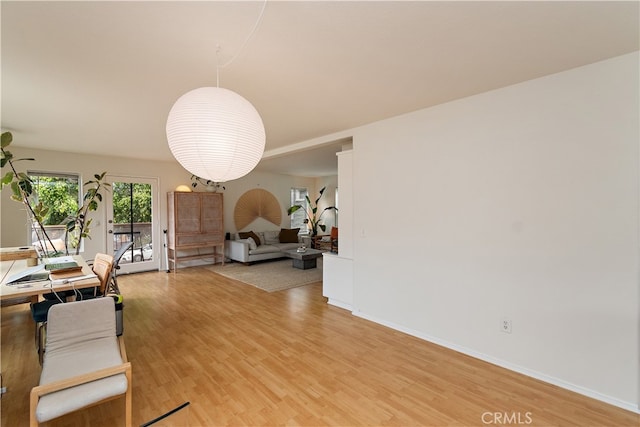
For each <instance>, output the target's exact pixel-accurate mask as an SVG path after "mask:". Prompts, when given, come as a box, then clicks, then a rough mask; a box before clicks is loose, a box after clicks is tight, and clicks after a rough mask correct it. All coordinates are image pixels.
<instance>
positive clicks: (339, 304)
mask: <svg viewBox="0 0 640 427" xmlns="http://www.w3.org/2000/svg"><path fill="white" fill-rule="evenodd" d="M327 304H330V305H333V306H335V307H338V308H343V309H345V310H349V311H351V312H352V313H353V308H352V307H351V304H346V303H344V302H341V301H338V300H335V299H331V298H328V299H327Z"/></svg>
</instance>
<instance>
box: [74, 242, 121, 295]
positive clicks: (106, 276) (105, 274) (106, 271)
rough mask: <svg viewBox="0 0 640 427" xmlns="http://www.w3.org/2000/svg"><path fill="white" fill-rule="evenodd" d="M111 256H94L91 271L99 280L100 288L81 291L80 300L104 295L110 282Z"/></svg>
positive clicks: (112, 260)
mask: <svg viewBox="0 0 640 427" xmlns="http://www.w3.org/2000/svg"><path fill="white" fill-rule="evenodd" d="M113 263H114V259H113V256H111V255H107V254H101V253H98V254H96V256H95V258H94V259H93V262H92V265H91V269H92V270H93V272H94V273H95V275H96V276H98V279H100V286H98V287H95V288H88V289H81V290H80V294H81V295H82V299H88V298H95V297H98V296H103V295H105V293H106V290H107V287H108V286H109V281H110V280H111V274H112V273H111V271H112V270H113Z"/></svg>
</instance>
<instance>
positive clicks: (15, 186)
mask: <svg viewBox="0 0 640 427" xmlns="http://www.w3.org/2000/svg"><path fill="white" fill-rule="evenodd" d="M0 139H1V145H0V146H1V150H2V158H1V160H0V167H2V168H4V167H5V166H7V165H8V166H9V170H8V171H7V172H6V173H5V174H4V175H3V176H2V180H1V182H0V189H2V188H4V187H5V186H7V185H8V186H10V187H11V192H12V194H11V200H15V201H16V202H21V203H22V204H23V205H24V207H25V210H26V212H27V217H28V219H29V222H30V223H31V229H32V230H33V231H34V232H35V233H36V236H37V238H38V240H39V241H40V242H43V246H44V248H42V254H41V255H49V254H50V253H49V250H48V248H51V251H52V252H53V253H54V254H55V252H56V251H55V246H54V245H53V242H52V241H51V238H50V237H49V235H48V234H47V230H46V229H45V227H44V225H43V223H42V222H43V219H44V217H45V216H46V215H47V213H48V211H49V208H47V207H46V206H43V204H42V202H41V201H40V202H38V203H37V204H36V205H35V206H32V205H31V202H30V199H31V197H32V196H33V193H34V189H33V183H32V182H31V179H30V178H29V176H28V175H27V174H26V173H24V172H18V171H17V170H16V166H15V164H14V163H15V162H21V161H25V160H27V161H33V160H35V159H33V158H19V159H16V158H14V157H13V154H12V153H11V152H10V151H9V150H8V148H9V145H11V143H12V142H13V135H12V134H11V132H2V135H1V136H0Z"/></svg>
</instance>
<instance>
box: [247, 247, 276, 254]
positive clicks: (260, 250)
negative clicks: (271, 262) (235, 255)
mask: <svg viewBox="0 0 640 427" xmlns="http://www.w3.org/2000/svg"><path fill="white" fill-rule="evenodd" d="M279 252H280V248H278V247H277V246H272V245H261V246H260V247H259V248H256V249H253V250H251V249H250V250H249V255H258V254H269V253H279Z"/></svg>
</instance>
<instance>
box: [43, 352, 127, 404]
mask: <svg viewBox="0 0 640 427" xmlns="http://www.w3.org/2000/svg"><path fill="white" fill-rule="evenodd" d="M118 374H127V376H128V375H130V374H131V362H126V363H123V364H121V365H116V366H111V367H109V368H104V369H100V370H98V371H95V372H88V373H86V374H82V375H76V376H75V377H70V378H66V379H64V380H60V381H54V382H52V383H49V384H43V385H38V386H35V387H34V388H32V389H31V403H34V398H35V403H36V404H37V403H38V398H39V397H40V396H44V395H45V394H51V393H53V392H56V391H60V390H64V389H66V388H71V387H75V386H77V385H80V384H86V383H90V382H91V381H95V380H99V379H102V378H108V377H112V376H114V375H118ZM34 409H35V407H34Z"/></svg>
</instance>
